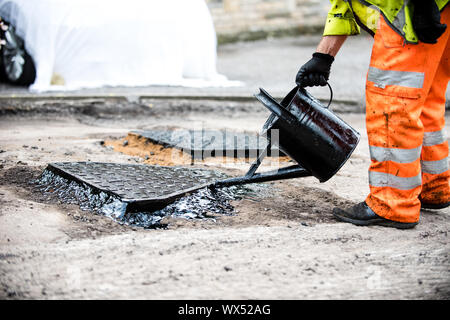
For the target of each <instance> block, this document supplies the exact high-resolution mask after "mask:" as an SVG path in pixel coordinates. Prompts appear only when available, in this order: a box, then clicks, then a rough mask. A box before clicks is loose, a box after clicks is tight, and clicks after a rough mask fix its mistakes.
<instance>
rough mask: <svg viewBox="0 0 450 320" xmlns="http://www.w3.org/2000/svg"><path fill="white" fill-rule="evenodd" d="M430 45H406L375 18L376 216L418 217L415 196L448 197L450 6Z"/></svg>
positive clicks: (369, 121) (372, 179)
mask: <svg viewBox="0 0 450 320" xmlns="http://www.w3.org/2000/svg"><path fill="white" fill-rule="evenodd" d="M441 21H442V23H445V24H447V30H446V32H445V33H444V34H443V35H442V36H441V37H440V38H439V39H438V42H437V43H436V44H425V43H421V42H420V43H419V44H405V43H404V41H403V38H402V37H401V36H400V35H398V34H397V33H396V32H395V31H393V30H392V29H391V28H390V27H389V26H388V25H387V24H386V22H385V21H384V19H383V18H380V27H379V29H378V30H377V32H376V34H375V41H374V45H373V49H372V57H371V61H370V67H369V71H368V73H367V83H366V127H367V134H368V137H369V148H370V157H371V165H370V168H369V185H370V194H369V195H368V197H367V198H366V203H367V205H368V206H369V207H370V208H371V209H372V210H373V211H374V212H375V213H376V214H378V215H379V216H381V217H384V218H386V219H389V220H393V221H398V222H417V221H419V216H420V199H421V200H422V201H424V202H427V203H436V204H439V203H444V202H448V201H450V187H449V177H450V171H449V165H448V159H447V157H448V142H447V139H446V138H445V134H444V124H445V118H444V113H445V92H446V89H447V84H448V82H449V79H450V61H449V59H450V41H449V34H450V6H448V7H446V8H445V9H444V10H443V11H442V12H441Z"/></svg>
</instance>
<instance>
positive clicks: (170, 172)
mask: <svg viewBox="0 0 450 320" xmlns="http://www.w3.org/2000/svg"><path fill="white" fill-rule="evenodd" d="M47 169H48V170H50V171H52V172H54V173H56V174H58V175H60V176H62V177H64V178H66V179H68V180H70V181H76V182H79V183H80V182H81V183H85V184H87V185H88V186H90V187H91V188H93V189H97V191H99V192H106V193H107V194H110V195H113V196H115V197H117V198H119V199H120V200H121V201H122V202H125V203H127V211H132V210H135V209H142V208H145V209H147V210H148V209H149V208H151V209H154V210H157V209H160V208H162V207H164V206H166V205H167V204H169V203H171V202H173V201H174V200H176V199H178V198H180V197H182V196H183V195H185V194H187V193H189V192H192V191H195V190H198V189H200V188H203V187H205V186H207V185H209V184H211V183H213V182H214V181H217V180H219V179H223V178H224V177H225V175H224V174H222V173H219V172H216V171H211V170H204V169H187V168H182V167H163V166H148V165H140V164H117V163H99V162H60V163H51V164H49V165H48V167H47Z"/></svg>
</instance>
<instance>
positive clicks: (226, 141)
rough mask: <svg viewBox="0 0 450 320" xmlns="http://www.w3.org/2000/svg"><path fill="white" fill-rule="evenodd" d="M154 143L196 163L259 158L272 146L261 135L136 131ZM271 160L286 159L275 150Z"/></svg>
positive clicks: (271, 154)
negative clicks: (179, 153)
mask: <svg viewBox="0 0 450 320" xmlns="http://www.w3.org/2000/svg"><path fill="white" fill-rule="evenodd" d="M131 133H133V134H136V135H138V136H141V137H144V138H146V139H148V140H149V141H150V142H152V143H156V144H160V145H163V146H165V147H171V148H176V149H180V150H182V151H183V152H185V153H187V154H190V155H191V157H192V158H194V159H205V158H208V157H222V156H223V157H233V158H257V157H258V156H259V155H260V153H262V152H263V151H264V150H265V148H266V146H267V144H268V142H267V139H266V138H265V137H263V136H260V135H252V134H247V133H240V132H231V131H215V130H135V131H132V132H131ZM267 155H268V156H284V155H285V154H284V153H282V152H281V151H279V150H278V149H277V148H276V147H275V146H274V147H273V148H272V149H271V150H270V149H269V150H268V152H267Z"/></svg>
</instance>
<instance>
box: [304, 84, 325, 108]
mask: <svg viewBox="0 0 450 320" xmlns="http://www.w3.org/2000/svg"><path fill="white" fill-rule="evenodd" d="M327 86H328V88H329V89H330V100H329V101H328V105H327V106H326V107H324V108H325V109H329V108H330V105H331V102H332V101H333V89H332V88H331V85H330V83H329V82H327ZM297 88H301V89H304V87H300V86H298V87H297ZM305 91H306V90H305Z"/></svg>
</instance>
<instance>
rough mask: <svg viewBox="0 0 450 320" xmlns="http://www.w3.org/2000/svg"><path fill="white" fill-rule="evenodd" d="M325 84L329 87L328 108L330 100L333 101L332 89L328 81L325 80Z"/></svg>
mask: <svg viewBox="0 0 450 320" xmlns="http://www.w3.org/2000/svg"><path fill="white" fill-rule="evenodd" d="M327 86H328V88H330V101H328V105H327V109H328V108H330V105H331V101H333V89H331V86H330V83H329V82H328V81H327Z"/></svg>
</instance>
